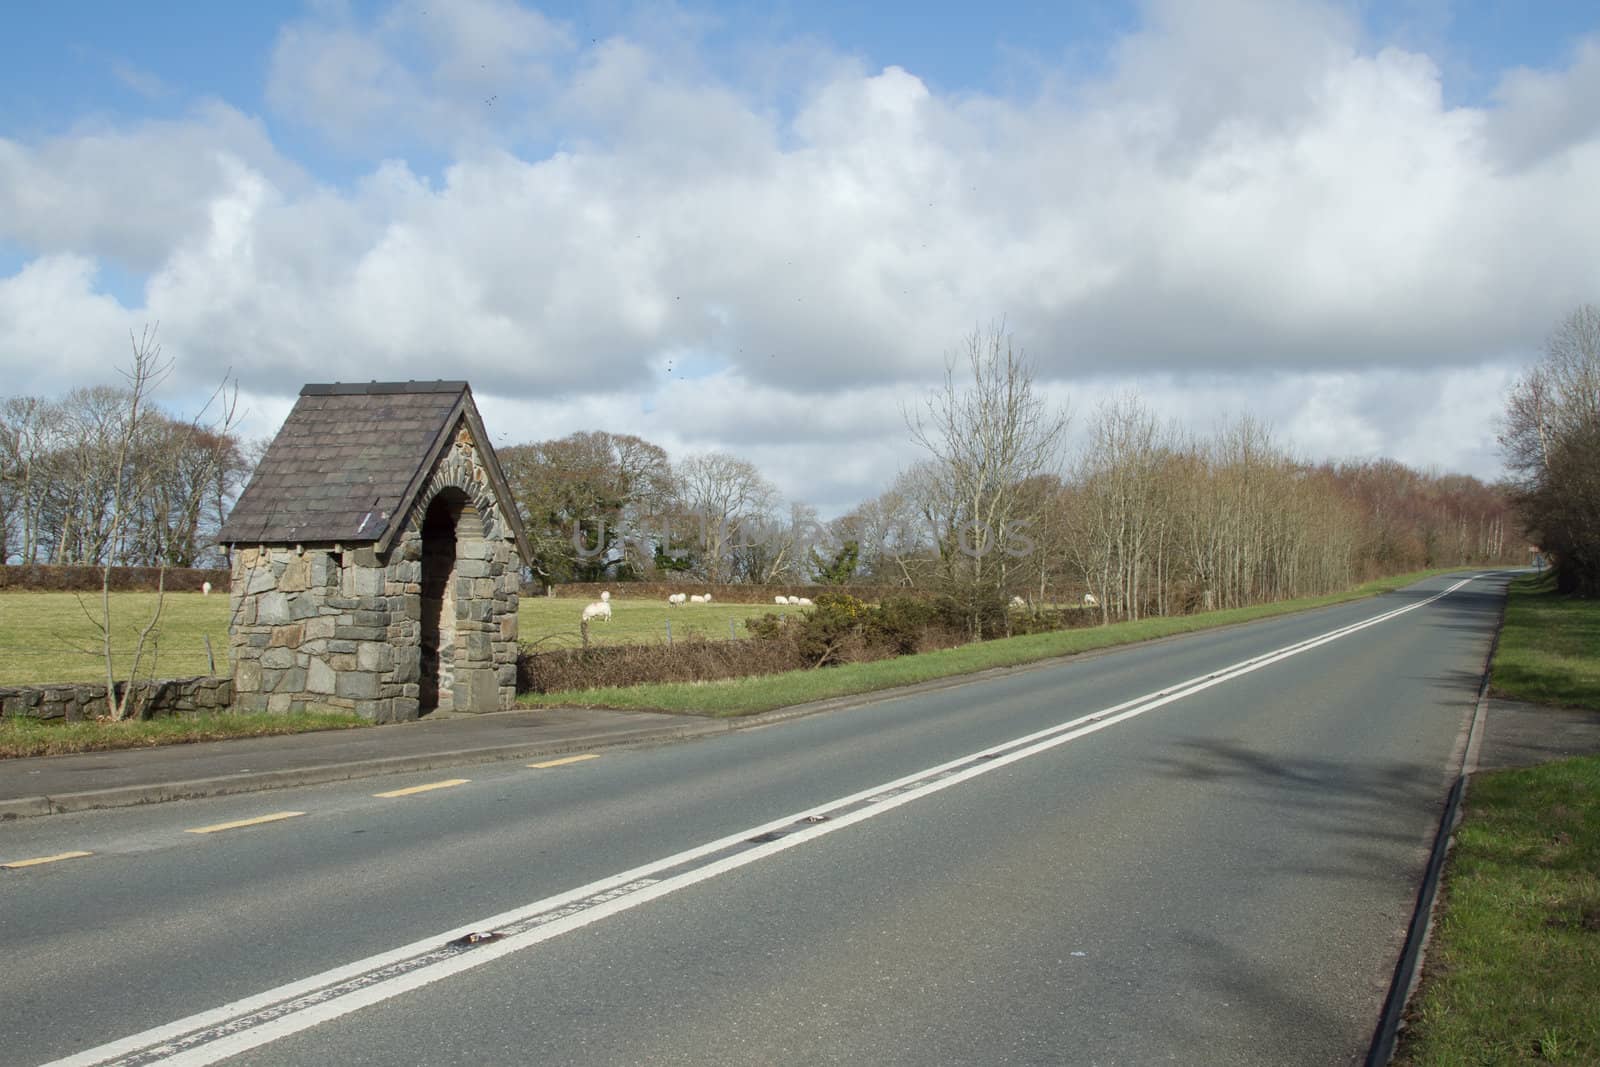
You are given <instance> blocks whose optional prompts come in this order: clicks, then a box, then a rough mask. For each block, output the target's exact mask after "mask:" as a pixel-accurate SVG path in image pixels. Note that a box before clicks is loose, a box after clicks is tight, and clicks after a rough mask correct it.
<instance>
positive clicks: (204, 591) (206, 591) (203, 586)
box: [200, 582, 211, 596]
mask: <svg viewBox="0 0 1600 1067" xmlns="http://www.w3.org/2000/svg"><path fill="white" fill-rule="evenodd" d="M200 595H201V596H210V595H211V583H210V582H201V583H200Z"/></svg>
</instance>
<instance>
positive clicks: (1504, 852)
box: [1396, 574, 1600, 1065]
mask: <svg viewBox="0 0 1600 1067" xmlns="http://www.w3.org/2000/svg"><path fill="white" fill-rule="evenodd" d="M1490 677H1491V679H1492V684H1493V688H1494V692H1495V693H1496V695H1499V696H1505V697H1509V698H1514V699H1518V700H1531V701H1537V702H1543V703H1556V704H1564V705H1567V706H1570V707H1586V708H1593V709H1595V710H1597V711H1600V601H1593V600H1589V601H1585V600H1578V599H1574V598H1571V597H1564V596H1560V595H1558V594H1557V593H1556V592H1555V591H1554V583H1553V582H1552V580H1551V576H1550V575H1548V574H1545V575H1529V576H1526V577H1522V578H1518V579H1516V580H1515V581H1513V582H1512V583H1511V590H1510V595H1509V598H1508V599H1507V601H1506V621H1505V627H1504V628H1503V629H1502V630H1501V632H1500V644H1499V647H1498V648H1497V649H1496V651H1495V658H1494V663H1493V665H1492V667H1491V675H1490ZM1597 1004H1600V757H1592V756H1591V757H1583V758H1579V759H1572V760H1561V761H1559V762H1555V763H1547V764H1545V765H1544V766H1542V767H1530V768H1524V769H1518V770H1508V771H1494V772H1491V773H1486V774H1479V775H1476V776H1475V777H1474V778H1473V779H1472V784H1471V788H1470V789H1469V790H1468V791H1467V800H1466V804H1465V805H1464V811H1463V819H1462V823H1461V826H1460V828H1459V829H1458V830H1457V832H1456V838H1455V847H1454V849H1453V851H1452V852H1451V855H1450V863H1449V865H1448V866H1447V867H1446V868H1445V873H1444V881H1443V884H1442V886H1441V889H1440V897H1439V903H1438V907H1437V910H1436V911H1435V922H1434V933H1433V940H1432V942H1431V943H1430V945H1429V948H1428V963H1427V968H1426V970H1425V971H1424V974H1423V980H1422V984H1421V986H1420V987H1419V988H1418V990H1417V993H1416V995H1415V997H1414V998H1413V999H1412V1002H1411V1005H1410V1008H1409V1009H1408V1012H1407V1024H1408V1025H1407V1029H1406V1030H1405V1031H1403V1032H1402V1034H1401V1046H1400V1053H1399V1055H1398V1056H1397V1057H1396V1062H1400V1063H1408V1064H1429V1065H1432V1064H1477V1063H1600V1011H1597V1010H1596V1008H1595V1005H1597Z"/></svg>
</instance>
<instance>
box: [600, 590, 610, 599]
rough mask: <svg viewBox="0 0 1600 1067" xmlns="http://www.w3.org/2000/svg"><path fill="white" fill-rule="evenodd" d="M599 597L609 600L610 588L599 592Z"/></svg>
mask: <svg viewBox="0 0 1600 1067" xmlns="http://www.w3.org/2000/svg"><path fill="white" fill-rule="evenodd" d="M600 599H601V600H607V601H609V600H610V599H611V592H610V590H606V591H604V592H602V593H601V594H600Z"/></svg>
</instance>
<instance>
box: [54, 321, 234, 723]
mask: <svg viewBox="0 0 1600 1067" xmlns="http://www.w3.org/2000/svg"><path fill="white" fill-rule="evenodd" d="M129 341H130V343H131V344H132V347H133V353H132V359H131V362H130V364H129V366H128V367H127V368H126V369H125V370H123V371H122V375H123V377H124V378H125V379H126V380H127V383H128V384H127V392H126V407H125V408H124V409H122V411H121V412H120V413H119V416H120V417H119V418H117V419H116V420H115V421H114V422H110V423H108V425H113V426H115V431H114V432H113V433H111V434H110V435H109V436H107V437H106V438H105V440H104V444H105V445H106V447H107V450H108V453H109V454H110V455H111V456H114V460H113V461H112V463H111V465H110V469H109V483H110V484H109V495H108V497H107V499H106V503H105V512H104V520H103V522H101V523H99V524H98V529H97V531H96V536H97V538H98V539H99V540H98V543H99V545H100V546H101V549H100V553H101V558H102V560H103V562H102V563H101V581H100V611H99V614H98V616H97V615H95V614H94V613H92V612H89V611H88V609H87V607H85V614H87V615H88V616H89V621H90V622H91V623H93V624H94V626H95V628H96V629H97V630H98V631H99V633H100V643H101V654H102V657H103V659H104V662H105V672H106V713H107V715H108V716H109V717H110V718H111V719H112V720H122V719H125V718H127V717H128V715H129V714H130V712H134V711H136V710H138V709H137V705H136V703H135V698H134V693H135V690H136V689H137V683H138V681H139V668H140V665H141V663H142V661H143V659H144V656H145V652H146V649H147V647H148V649H149V651H150V654H151V659H152V667H151V676H152V677H153V675H154V666H153V661H154V658H155V653H156V648H157V643H158V641H159V635H160V624H161V611H162V607H163V606H164V604H165V595H166V561H165V559H163V560H162V562H161V564H160V571H159V574H158V577H157V581H156V604H155V608H154V610H153V611H152V613H151V616H150V618H149V619H148V620H147V621H146V622H145V624H144V625H143V626H142V627H141V628H140V630H139V634H138V638H137V639H136V641H135V643H134V647H133V652H132V663H131V664H130V666H129V667H128V671H127V680H126V682H125V684H123V686H122V691H121V693H120V694H119V693H118V692H117V689H118V686H117V670H116V657H115V652H114V649H113V642H112V612H111V570H112V565H113V561H114V553H113V551H112V550H113V548H114V546H116V544H117V543H118V542H119V541H120V540H121V539H122V538H123V537H125V536H126V534H127V532H128V530H129V528H130V527H131V525H132V522H133V517H134V513H135V509H136V505H137V502H138V501H139V500H140V499H141V498H142V497H143V496H144V495H145V493H146V491H147V490H148V489H149V487H150V486H151V485H153V484H155V483H157V482H159V481H160V480H161V479H162V478H163V476H164V475H165V474H166V473H167V472H166V471H164V470H163V469H162V468H163V463H162V461H161V456H162V453H152V454H151V455H150V456H149V457H147V459H146V462H145V463H144V464H143V465H140V464H138V463H134V462H130V460H131V459H132V458H133V456H134V453H135V449H136V446H137V444H138V442H139V440H140V436H141V434H142V433H144V432H145V430H146V428H147V426H148V424H149V423H150V422H151V421H152V420H154V419H158V418H160V413H159V412H157V411H155V410H154V409H153V408H152V407H151V405H150V403H149V400H150V394H151V393H153V392H154V391H155V390H156V389H157V388H158V387H159V386H160V385H161V383H162V382H164V381H165V380H166V378H167V377H168V375H170V374H171V372H172V367H173V363H172V361H171V360H170V359H163V357H162V355H161V344H160V342H159V341H157V340H156V327H155V326H146V327H145V328H144V330H143V332H142V333H141V334H139V335H137V336H135V335H133V334H132V333H130V334H129ZM236 398H237V393H236V391H234V390H231V389H230V387H229V383H228V382H227V380H226V379H225V380H224V383H223V385H222V386H220V387H219V388H218V390H217V392H216V393H215V394H213V396H212V400H211V402H209V403H208V404H207V409H210V407H211V406H212V405H213V404H218V403H220V405H221V408H222V411H221V414H220V416H219V422H218V426H217V428H216V429H215V430H212V431H209V432H210V433H212V434H214V435H215V436H217V437H222V438H226V437H227V436H228V431H229V430H230V429H231V427H232V423H233V418H234V412H235V405H236V403H237V400H236ZM203 417H205V411H204V410H203V411H202V412H201V414H200V415H197V416H196V417H195V421H194V422H192V423H190V427H189V428H190V432H191V434H192V435H193V436H194V437H198V436H199V435H201V434H202V433H205V432H208V431H204V430H202V429H201V427H200V421H199V420H200V419H201V418H203ZM180 454H181V450H174V451H171V452H167V453H165V455H166V456H167V457H169V459H170V461H172V462H177V457H178V456H179V455H180ZM209 455H210V456H211V457H212V460H211V461H212V462H216V461H218V460H219V458H220V457H219V453H217V452H215V451H212V452H210V453H209ZM197 480H198V481H199V482H200V483H201V484H205V483H207V482H208V481H209V472H207V471H201V472H199V477H198V479H197Z"/></svg>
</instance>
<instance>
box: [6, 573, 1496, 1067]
mask: <svg viewBox="0 0 1600 1067" xmlns="http://www.w3.org/2000/svg"><path fill="white" fill-rule="evenodd" d="M1456 580H1457V579H1435V580H1432V581H1429V582H1427V583H1424V584H1423V585H1421V586H1417V587H1413V588H1412V589H1410V590H1406V591H1403V592H1401V593H1396V594H1391V595H1388V596H1384V597H1380V598H1377V599H1376V600H1371V601H1365V602H1361V603H1357V604H1351V605H1344V606H1341V607H1337V608H1331V609H1326V610H1322V611H1318V612H1313V613H1308V614H1304V615H1299V616H1294V617H1290V618H1283V619H1275V620H1270V621H1267V622H1263V623H1259V624H1253V625H1250V626H1245V627H1238V628H1233V629H1229V630H1226V631H1220V632H1211V633H1206V634H1198V635H1193V636H1190V637H1186V638H1182V639H1175V640H1170V641H1165V642H1160V643H1156V644H1152V645H1146V646H1140V647H1136V648H1131V649H1127V650H1124V651H1120V652H1116V653H1111V654H1106V655H1100V656H1095V657H1085V658H1081V659H1078V660H1074V661H1071V662H1067V663H1064V664H1059V665H1052V666H1049V667H1041V668H1038V669H1032V670H1022V671H1018V672H1015V673H1012V674H1010V675H1007V676H1005V677H1001V678H996V679H988V680H984V681H979V682H973V683H971V684H967V685H961V686H956V687H952V688H949V689H945V690H940V691H936V692H932V693H923V694H919V695H915V696H910V697H905V698H899V699H889V700H880V701H877V702H874V703H870V704H866V705H864V706H861V707H857V708H852V709H848V710H844V711H840V712H836V713H831V714H827V715H819V716H815V717H812V718H807V719H800V720H795V721H792V722H787V723H783V724H779V725H775V726H773V727H770V728H766V729H758V730H750V731H745V732H740V733H735V734H728V735H722V736H719V737H716V738H713V739H710V740H703V741H696V742H692V743H685V744H677V745H667V746H662V747H658V748H650V749H639V750H632V751H608V752H606V753H604V754H603V755H600V756H598V757H597V758H594V759H589V760H581V761H578V762H571V763H565V764H562V765H559V766H552V767H545V768H530V767H528V766H526V765H524V764H523V763H521V762H515V763H510V764H496V765H486V766H481V767H472V768H465V769H460V770H457V771H454V772H449V773H443V774H441V773H440V772H432V773H431V774H427V775H419V776H415V777H414V778H410V779H408V778H404V777H401V778H393V777H391V778H384V779H381V780H378V781H376V782H374V781H368V782H365V783H363V782H354V783H343V784H340V785H337V786H323V787H316V788H308V789H300V790H291V791H275V792H271V793H263V794H257V795H252V796H242V797H226V798H217V799H214V800H204V801H189V802H181V803H174V804H165V805H160V806H157V807H153V808H148V809H123V810H117V811H106V812H88V813H83V814H79V815H62V816H53V817H51V818H48V819H36V820H24V821H21V822H18V823H15V824H10V825H6V826H3V827H0V835H4V836H5V837H6V841H5V844H6V848H5V852H6V854H8V855H37V856H47V855H59V854H63V853H69V852H77V851H82V852H89V853H92V854H91V855H89V856H86V857H83V858H80V859H73V860H65V861H61V862H56V863H51V864H46V865H41V866H38V867H32V868H27V869H22V870H7V871H0V959H3V961H4V963H3V966H0V1006H3V1008H0V1062H3V1063H8V1064H9V1063H40V1062H44V1061H48V1060H52V1059H54V1058H57V1057H66V1056H68V1055H70V1054H73V1053H77V1052H80V1051H82V1050H87V1049H90V1048H92V1047H97V1046H103V1045H105V1044H107V1043H111V1042H116V1041H119V1040H120V1039H124V1038H129V1037H131V1036H132V1035H137V1034H139V1033H141V1032H143V1031H147V1030H149V1029H150V1028H156V1027H163V1026H166V1024H173V1023H177V1022H178V1021H180V1020H182V1022H181V1023H179V1025H176V1026H172V1027H169V1028H168V1030H166V1031H162V1032H158V1033H157V1034H156V1035H155V1036H153V1037H148V1038H146V1039H140V1040H134V1041H130V1042H128V1043H127V1046H126V1047H124V1048H116V1049H113V1050H111V1053H110V1054H107V1055H102V1054H101V1053H96V1054H95V1055H93V1056H90V1057H88V1058H87V1059H84V1060H82V1061H80V1062H101V1061H103V1060H107V1059H110V1058H114V1056H115V1055H121V1054H123V1053H126V1052H129V1051H130V1050H136V1049H137V1048H139V1047H148V1046H152V1045H154V1046H160V1045H162V1044H163V1043H166V1042H174V1041H175V1042H177V1043H176V1044H172V1045H169V1046H167V1048H168V1050H169V1051H170V1050H173V1049H185V1050H187V1051H185V1052H184V1053H183V1055H184V1056H185V1057H187V1058H185V1059H183V1060H181V1061H180V1062H214V1061H215V1060H216V1059H218V1058H220V1057H222V1056H224V1055H226V1054H229V1053H233V1052H237V1053H238V1054H237V1056H236V1058H235V1059H234V1060H232V1061H230V1062H239V1063H274V1064H280V1063H293V1064H301V1063H304V1064H310V1063H351V1064H360V1063H374V1064H378V1063H382V1064H393V1063H430V1064H431V1063H474V1064H476V1063H507V1064H512V1063H515V1064H524V1063H607V1064H613V1063H617V1064H620V1063H641V1064H645V1063H648V1064H670V1063H684V1064H688V1063H693V1064H706V1063H730V1064H748V1063H868V1062H871V1063H891V1064H892V1063H919V1064H922V1063H958V1062H959V1063H1152V1062H1164V1061H1174V1062H1182V1063H1228V1064H1238V1063H1270V1064H1282V1063H1344V1062H1350V1061H1352V1060H1356V1059H1359V1058H1360V1057H1361V1055H1363V1054H1364V1052H1365V1049H1366V1046H1367V1043H1368V1041H1369V1040H1370V1037H1371V1034H1372V1029H1373V1026H1374V1025H1375V1023H1376V1019H1377V1014H1378V1011H1379V1008H1380V1006H1381V1003H1382V1000H1383V996H1384V994H1385V991H1386V989H1387V986H1388V982H1389V978H1390V975H1391V973H1392V970H1393V967H1394V963H1395V959H1396V957H1397V956H1398V953H1399V949H1400V944H1401V939H1402V938H1403V936H1404V929H1405V925H1406V922H1407V921H1408V919H1409V917H1410V910H1411V907H1412V903H1413V900H1414V897H1415V893H1416V888H1417V882H1418V880H1419V879H1420V876H1421V871H1422V868H1423V864H1424V861H1425V851H1426V847H1427V845H1428V843H1429V841H1430V839H1431V834H1432V831H1433V829H1434V826H1435V824H1436V822H1437V819H1438V816H1439V812H1440V808H1441V805H1442V802H1443V800H1444V796H1445V793H1446V791H1447V789H1448V785H1449V781H1450V779H1451V777H1452V776H1453V774H1454V771H1455V763H1454V759H1455V758H1456V747H1457V743H1458V740H1459V737H1460V733H1461V728H1462V726H1463V724H1464V723H1465V721H1466V718H1467V716H1468V715H1469V714H1470V711H1471V706H1472V701H1473V698H1474V696H1475V691H1476V685H1477V682H1478V678H1479V675H1480V672H1481V670H1482V667H1483V662H1484V657H1485V655H1486V653H1487V651H1488V647H1489V642H1490V639H1491V637H1492V634H1493V630H1494V626H1495V621H1496V618H1497V615H1498V611H1499V607H1500V602H1501V598H1502V596H1503V588H1504V581H1503V580H1501V579H1499V578H1480V579H1478V580H1476V581H1473V582H1472V583H1471V584H1469V585H1466V586H1465V587H1463V588H1461V589H1458V590H1456V591H1455V592H1452V593H1450V594H1449V595H1447V596H1444V597H1442V598H1440V599H1437V600H1430V599H1429V598H1431V597H1433V596H1434V595H1435V594H1437V593H1439V592H1441V591H1442V590H1444V589H1446V588H1447V587H1448V586H1450V585H1452V584H1453V583H1454V582H1455V581H1456ZM1407 607H1411V608H1413V609H1414V610H1410V611H1407V612H1405V613H1403V614H1399V615H1396V616H1394V617H1390V618H1386V619H1383V620H1382V621H1379V622H1376V623H1374V624H1372V625H1370V626H1366V627H1364V628H1360V629H1356V630H1354V631H1353V632H1349V633H1347V634H1344V635H1342V636H1339V637H1337V638H1335V639H1331V640H1328V641H1326V642H1324V643H1321V644H1317V645H1315V646H1314V647H1309V648H1307V649H1305V650H1303V651H1300V652H1298V653H1297V654H1294V655H1292V656H1289V657H1287V658H1282V659H1280V660H1274V661H1269V662H1262V663H1257V664H1254V665H1252V667H1250V668H1249V669H1247V670H1246V671H1245V672H1244V673H1239V674H1238V675H1237V676H1225V677H1219V678H1212V679H1210V680H1208V681H1206V682H1204V683H1202V685H1201V686H1200V687H1196V688H1194V689H1193V691H1188V690H1186V689H1184V688H1182V687H1181V686H1180V683H1183V682H1185V681H1186V680H1193V679H1200V678H1204V677H1205V676H1207V675H1211V674H1212V673H1214V672H1217V671H1219V670H1221V669H1222V668H1225V667H1228V666H1230V665H1236V664H1240V663H1242V662H1244V661H1247V660H1250V659H1252V658H1254V657H1260V656H1263V655H1264V654H1266V653H1268V652H1270V651H1272V650H1274V649H1280V648H1284V647H1286V646H1291V645H1294V644H1296V643H1297V642H1304V641H1306V640H1308V639H1311V638H1314V637H1316V636H1318V635H1323V634H1327V633H1330V632H1334V631H1337V630H1339V629H1340V628H1341V627H1346V626H1349V625H1351V624H1357V623H1360V622H1362V621H1364V620H1370V619H1374V618H1377V617H1379V616H1383V615H1385V614H1386V613H1388V612H1392V611H1394V610H1396V609H1399V608H1407ZM1172 687H1179V688H1178V689H1177V691H1176V692H1174V693H1171V694H1169V695H1168V696H1167V697H1164V698H1160V699H1159V700H1157V701H1154V702H1151V701H1143V702H1141V701H1138V700H1136V699H1135V698H1139V697H1141V696H1142V695H1147V694H1154V693H1157V692H1159V691H1161V690H1165V689H1169V688H1172ZM1130 701H1132V702H1133V703H1131V704H1128V702H1130ZM1124 704H1127V706H1126V707H1123V708H1121V709H1120V711H1118V712H1117V713H1115V714H1113V715H1111V716H1109V717H1102V718H1099V719H1096V720H1093V721H1090V722H1086V723H1080V724H1079V725H1078V726H1076V727H1070V726H1064V725H1063V724H1069V723H1072V722H1074V721H1076V720H1081V719H1082V718H1083V717H1085V716H1090V715H1092V714H1093V713H1096V712H1099V711H1101V710H1102V709H1109V708H1117V707H1118V706H1119V705H1124ZM1152 704H1153V705H1154V706H1151V705H1152ZM1035 734H1042V736H1040V737H1037V738H1035V739H1034V740H1032V741H1019V740H1018V739H1022V738H1027V737H1029V735H1035ZM946 764H948V766H944V765H946ZM930 769H932V773H928V772H929V771H930ZM458 778H459V779H468V781H465V782H462V783H460V784H454V785H448V786H440V787H438V788H433V789H427V790H424V791H420V792H416V793H412V794H409V795H405V796H395V797H379V796H374V795H373V794H374V793H377V792H380V791H383V792H389V791H393V790H396V789H402V788H405V787H407V786H417V785H432V784H434V783H437V782H440V781H448V780H452V779H458ZM902 778H907V779H908V780H907V781H904V782H900V781H897V780H898V779H902ZM285 812H301V813H303V814H297V815H292V816H288V817H284V818H281V819H278V820H276V821H270V822H263V823H257V824H255V825H250V826H245V827H239V828H234V829H223V830H217V831H214V832H210V833H194V832H193V831H195V830H199V829H205V828H209V827H214V826H217V825H220V824H227V823H232V822H235V821H239V820H247V819H256V818H260V817H262V816H267V815H273V814H278V813H285ZM808 814H823V815H826V816H827V817H826V819H823V820H821V821H817V822H805V821H799V822H797V821H796V820H797V819H801V818H802V817H803V816H805V815H808ZM763 831H765V833H763ZM753 837H754V838H758V839H759V840H757V841H754V842H752V841H750V840H749V839H750V838H753ZM701 846H704V847H703V848H702V847H701ZM697 849H698V850H699V851H698V852H696V851H695V850H697ZM480 929H482V930H484V932H499V933H501V934H503V935H505V936H503V937H501V938H499V939H497V940H490V941H486V942H484V943H482V944H479V945H477V946H475V947H470V948H450V947H447V946H446V944H445V943H446V942H447V941H448V940H450V939H452V938H454V937H457V936H459V935H462V934H464V933H467V932H468V931H473V930H480ZM406 946H409V947H408V948H405V950H404V951H397V950H401V949H402V948H403V947H406ZM336 970H337V972H338V973H329V972H333V971H336ZM319 975H320V976H321V977H319V978H316V979H315V980H313V981H307V980H308V979H313V976H319ZM296 998H298V999H296ZM252 1000H254V1001H255V1003H251V1001H252ZM241 1001H243V1002H245V1003H244V1004H243V1005H239V1006H237V1007H238V1010H236V1011H223V1012H214V1011H213V1010H214V1009H219V1008H221V1007H222V1006H224V1005H228V1004H231V1003H235V1002H241ZM290 1001H292V1003H288V1006H286V1007H285V1006H277V1007H275V1006H274V1005H282V1004H284V1003H285V1002H290ZM357 1004H364V1005H365V1006H361V1007H359V1008H357V1007H354V1005H357ZM257 1008H265V1012H264V1013H263V1014H257V1015H250V1012H251V1011H253V1010H254V1009H257ZM206 1012H213V1014H212V1015H210V1016H206V1017H198V1018H197V1017H196V1016H197V1015H198V1014H199V1013H206ZM239 1015H249V1016H250V1017H249V1019H248V1020H247V1021H248V1022H249V1023H250V1024H251V1025H250V1026H245V1025H244V1024H241V1023H238V1022H236V1021H232V1020H234V1019H235V1017H236V1016H239ZM194 1030H198V1031H201V1033H200V1036H198V1037H189V1038H185V1037H183V1033H184V1032H185V1031H194ZM229 1031H235V1032H234V1033H233V1034H232V1036H224V1035H225V1033H226V1032H229ZM241 1034H242V1035H243V1036H240V1035H241ZM251 1035H258V1036H259V1035H267V1036H271V1037H272V1038H273V1040H271V1041H267V1042H264V1043H261V1044H259V1045H256V1046H255V1047H250V1046H251V1045H252V1044H253V1043H254V1042H255V1040H256V1037H253V1036H251ZM140 1057H142V1058H140ZM153 1058H155V1057H153V1056H146V1055H144V1054H142V1053H141V1054H138V1056H136V1058H135V1059H134V1060H133V1061H131V1062H150V1061H151V1060H152V1059H153Z"/></svg>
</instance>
